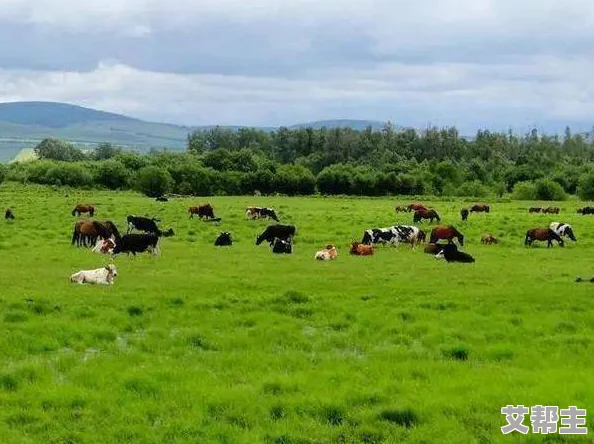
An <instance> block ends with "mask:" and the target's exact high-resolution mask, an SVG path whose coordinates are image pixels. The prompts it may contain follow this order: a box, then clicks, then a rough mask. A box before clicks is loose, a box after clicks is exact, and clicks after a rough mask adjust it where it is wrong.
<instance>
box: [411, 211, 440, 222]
mask: <svg viewBox="0 0 594 444" xmlns="http://www.w3.org/2000/svg"><path fill="white" fill-rule="evenodd" d="M422 219H429V222H431V223H433V219H435V220H437V222H440V221H441V219H440V218H439V214H437V211H435V210H417V211H415V214H414V216H413V223H415V224H416V223H419V222H421V221H422Z"/></svg>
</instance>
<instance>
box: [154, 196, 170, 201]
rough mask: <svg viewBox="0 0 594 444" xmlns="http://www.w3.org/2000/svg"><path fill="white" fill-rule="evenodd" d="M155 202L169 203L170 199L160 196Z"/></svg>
mask: <svg viewBox="0 0 594 444" xmlns="http://www.w3.org/2000/svg"><path fill="white" fill-rule="evenodd" d="M155 200H156V201H157V202H169V199H167V198H166V197H165V196H159V197H157V198H156V199H155Z"/></svg>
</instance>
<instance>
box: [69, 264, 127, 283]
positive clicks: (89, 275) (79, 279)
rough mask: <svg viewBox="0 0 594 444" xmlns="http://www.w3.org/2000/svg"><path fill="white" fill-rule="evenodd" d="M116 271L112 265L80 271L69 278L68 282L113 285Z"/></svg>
mask: <svg viewBox="0 0 594 444" xmlns="http://www.w3.org/2000/svg"><path fill="white" fill-rule="evenodd" d="M117 275H118V271H117V269H116V266H115V265H114V264H109V265H107V266H105V267H102V268H97V269H95V270H81V271H79V272H77V273H74V274H73V275H72V276H70V282H72V283H77V284H100V285H113V283H114V280H115V278H116V276H117Z"/></svg>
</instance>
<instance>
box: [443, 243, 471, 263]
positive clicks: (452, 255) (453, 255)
mask: <svg viewBox="0 0 594 444" xmlns="http://www.w3.org/2000/svg"><path fill="white" fill-rule="evenodd" d="M435 258H436V259H445V260H446V261H447V262H465V263H472V262H474V258H473V257H472V256H471V255H470V254H468V253H465V252H463V251H459V250H458V247H456V244H446V245H444V246H443V248H442V250H441V251H440V252H439V253H437V254H436V255H435Z"/></svg>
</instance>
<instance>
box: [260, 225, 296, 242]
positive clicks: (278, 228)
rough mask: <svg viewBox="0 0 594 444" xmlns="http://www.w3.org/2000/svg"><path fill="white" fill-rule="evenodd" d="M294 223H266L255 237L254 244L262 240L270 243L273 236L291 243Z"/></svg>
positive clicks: (272, 240) (293, 234)
mask: <svg viewBox="0 0 594 444" xmlns="http://www.w3.org/2000/svg"><path fill="white" fill-rule="evenodd" d="M295 231H296V229H295V225H280V224H277V225H268V226H267V227H266V229H265V230H264V231H263V232H262V234H260V236H258V238H257V239H256V245H260V244H261V243H262V242H264V241H267V242H268V243H269V244H271V245H272V243H273V242H274V239H275V238H278V239H282V240H285V241H289V242H291V243H292V241H293V237H294V236H295Z"/></svg>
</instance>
